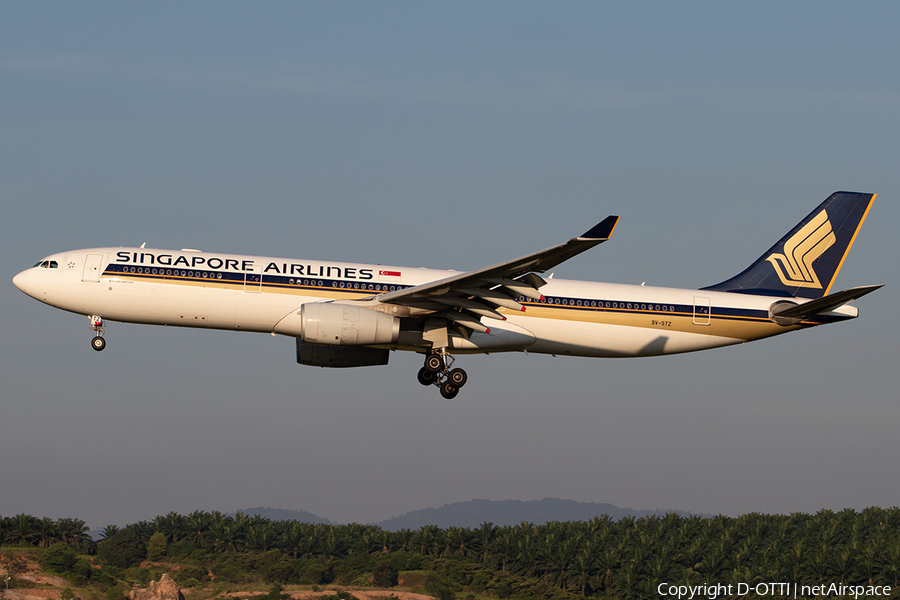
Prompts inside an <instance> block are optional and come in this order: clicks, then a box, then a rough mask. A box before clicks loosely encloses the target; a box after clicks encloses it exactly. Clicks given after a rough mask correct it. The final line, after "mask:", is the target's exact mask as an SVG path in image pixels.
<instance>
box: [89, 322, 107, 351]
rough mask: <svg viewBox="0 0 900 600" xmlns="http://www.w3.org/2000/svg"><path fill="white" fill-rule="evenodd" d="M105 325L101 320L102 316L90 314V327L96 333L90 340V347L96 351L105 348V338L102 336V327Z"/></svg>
mask: <svg viewBox="0 0 900 600" xmlns="http://www.w3.org/2000/svg"><path fill="white" fill-rule="evenodd" d="M105 326H106V323H105V322H104V321H103V318H102V317H98V316H97V315H91V329H92V330H93V331H95V332H96V333H97V335H96V336H94V339H92V340H91V348H93V349H94V350H96V351H97V352H100V351H101V350H103V349H104V348H106V339H104V337H103V328H104V327H105Z"/></svg>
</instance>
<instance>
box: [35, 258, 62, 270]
mask: <svg viewBox="0 0 900 600" xmlns="http://www.w3.org/2000/svg"><path fill="white" fill-rule="evenodd" d="M34 266H35V267H40V268H42V269H58V268H59V263H58V262H56V261H55V260H42V261H41V262H39V263H38V264H36V265H34Z"/></svg>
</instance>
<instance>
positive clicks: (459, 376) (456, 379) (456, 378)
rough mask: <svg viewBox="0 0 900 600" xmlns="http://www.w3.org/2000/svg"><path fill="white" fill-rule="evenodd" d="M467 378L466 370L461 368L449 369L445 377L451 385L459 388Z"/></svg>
mask: <svg viewBox="0 0 900 600" xmlns="http://www.w3.org/2000/svg"><path fill="white" fill-rule="evenodd" d="M468 380H469V376H468V375H466V372H465V371H463V370H462V369H453V370H452V371H450V375H449V376H448V377H447V381H449V382H450V383H451V384H452V385H453V387H455V388H457V389H459V388H461V387H462V386H464V385H466V381H468Z"/></svg>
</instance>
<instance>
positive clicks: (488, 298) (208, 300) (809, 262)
mask: <svg viewBox="0 0 900 600" xmlns="http://www.w3.org/2000/svg"><path fill="white" fill-rule="evenodd" d="M874 199H875V194H864V193H855V192H835V193H834V194H832V195H831V196H829V197H828V198H827V199H826V200H825V201H824V202H823V203H822V204H820V205H819V206H818V207H817V208H816V209H815V210H813V211H812V212H811V213H810V214H809V215H808V216H807V217H806V218H805V219H803V220H802V221H800V223H799V224H797V225H796V226H795V227H794V228H793V229H791V231H790V232H788V233H787V234H786V235H785V236H784V237H783V238H782V239H781V240H779V241H778V242H777V243H776V244H775V245H774V246H772V247H771V248H770V249H769V250H768V251H767V252H766V253H765V254H763V255H762V256H761V257H760V258H758V259H757V260H756V261H755V262H754V263H753V264H751V265H750V266H749V267H748V268H747V269H745V270H744V271H742V272H741V273H739V274H738V275H736V276H734V277H732V278H731V279H728V280H726V281H723V282H721V283H718V284H715V285H711V286H708V287H704V288H700V289H676V288H663V287H651V286H645V285H623V284H613V283H599V282H589V281H573V280H564V279H556V278H555V277H554V276H553V275H554V274H553V273H552V272H551V274H550V275H546V273H547V272H548V271H550V270H551V269H554V268H556V267H557V266H558V265H560V264H562V263H563V262H565V261H566V260H568V259H570V258H572V257H574V256H576V255H578V254H581V253H582V252H584V251H586V250H589V249H591V248H593V247H595V246H597V245H599V244H601V243H603V242H606V241H607V240H608V239H609V238H610V236H611V235H612V232H613V230H614V229H615V227H616V224H617V223H618V220H619V217H617V216H609V217H607V218H606V219H604V220H602V221H601V222H599V223H598V224H597V225H595V226H594V227H592V228H590V229H589V230H588V231H586V232H585V233H584V234H583V235H580V236H578V237H575V238H572V239H570V240H569V241H567V242H565V243H562V244H559V245H557V246H553V247H551V248H547V249H546V250H541V251H539V252H534V253H532V254H528V255H526V256H523V257H521V258H517V259H515V260H511V261H508V262H504V263H500V264H497V265H494V266H491V267H486V268H483V269H478V270H475V271H469V272H459V271H445V270H433V269H424V268H408V267H396V266H384V265H373V264H358V263H344V262H327V261H317V260H296V259H286V258H270V257H258V256H240V255H233V254H222V253H216V252H201V251H199V250H195V249H182V250H177V251H176V250H158V249H148V248H146V247H145V246H146V244H143V245H141V246H140V247H138V248H123V247H118V248H91V249H85V250H73V251H69V252H60V253H58V254H53V255H51V256H48V257H46V258H43V259H41V260H40V261H38V263H37V264H36V265H35V266H34V267H32V268H30V269H26V270H24V271H22V272H21V273H19V274H18V275H16V276H15V278H14V279H13V283H14V284H15V285H16V287H18V288H19V289H20V290H22V291H23V292H25V293H26V294H27V295H29V296H31V297H32V298H35V299H37V300H40V301H41V302H43V303H45V304H49V305H50V306H54V307H56V308H59V309H62V310H66V311H70V312H73V313H78V314H82V315H87V316H88V317H89V318H90V322H91V329H92V330H93V331H94V332H95V336H94V338H93V339H92V340H91V346H92V347H93V349H94V350H97V351H100V350H103V349H104V348H106V338H105V337H104V336H103V333H104V326H105V323H106V320H110V321H122V322H128V323H147V324H154V325H166V326H177V327H198V328H208V329H228V330H237V331H253V332H263V333H271V334H272V335H276V334H280V335H284V336H289V337H293V338H295V340H296V353H297V356H296V359H297V362H298V363H300V364H304V365H312V366H319V367H338V368H340V367H362V366H375V365H386V364H388V360H389V355H390V352H391V351H392V350H405V351H412V352H418V353H420V354H423V355H424V356H425V359H424V365H423V366H422V368H421V369H420V370H419V372H418V375H417V378H418V381H419V383H421V384H422V385H426V386H428V385H435V386H437V387H438V388H439V389H440V393H441V395H442V396H443V397H444V398H448V399H450V398H454V397H455V396H456V395H457V394H458V393H459V390H460V388H462V387H463V386H464V385H465V384H466V382H467V380H468V375H467V374H466V372H465V371H464V370H463V369H461V368H453V363H454V360H455V359H454V356H453V355H454V354H487V353H491V352H528V353H537V354H552V355H557V356H583V357H637V356H658V355H665V354H677V353H683V352H693V351H697V350H705V349H709V348H718V347H722V346H729V345H732V344H739V343H743V342H748V341H752V340H758V339H762V338H767V337H771V336H774V335H779V334H782V333H787V332H789V331H795V330H798V329H807V328H810V327H815V326H817V325H822V324H826V323H835V322H838V321H844V320H847V319H853V318H856V317H857V316H858V314H859V311H858V309H857V308H855V307H853V306H850V305H849V304H848V303H849V302H851V301H852V300H855V299H857V298H860V297H862V296H864V295H866V294H868V293H870V292H873V291H875V290H876V289H878V288H880V287H882V286H881V285H869V286H862V287H854V288H850V289H847V290H843V291H839V292H835V293H830V290H831V287H832V284H833V283H834V280H835V278H836V277H837V274H838V272H839V271H840V268H841V265H842V264H843V262H844V259H845V258H846V257H847V253H848V252H849V250H850V247H851V246H852V244H853V241H854V240H855V239H856V235H857V234H858V233H859V229H860V227H861V226H862V224H863V222H864V221H865V218H866V216H867V214H868V212H869V209H870V208H871V206H872V203H873V201H874Z"/></svg>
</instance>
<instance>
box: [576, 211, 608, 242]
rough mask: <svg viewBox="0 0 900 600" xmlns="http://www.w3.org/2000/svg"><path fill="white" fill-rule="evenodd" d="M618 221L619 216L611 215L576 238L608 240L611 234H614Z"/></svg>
mask: <svg viewBox="0 0 900 600" xmlns="http://www.w3.org/2000/svg"><path fill="white" fill-rule="evenodd" d="M618 222H619V217H617V216H613V215H610V216H608V217H606V218H605V219H603V220H602V221H600V222H599V223H597V224H596V225H594V226H593V227H591V228H590V229H589V230H588V231H586V232H584V233H583V234H582V235H580V236H578V237H577V238H575V239H578V240H608V239H609V236H611V235H612V232H613V229H615V228H616V223H618Z"/></svg>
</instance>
